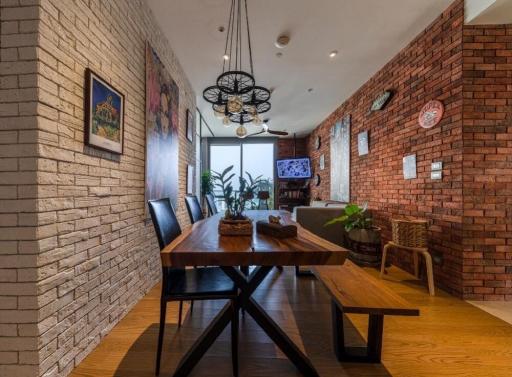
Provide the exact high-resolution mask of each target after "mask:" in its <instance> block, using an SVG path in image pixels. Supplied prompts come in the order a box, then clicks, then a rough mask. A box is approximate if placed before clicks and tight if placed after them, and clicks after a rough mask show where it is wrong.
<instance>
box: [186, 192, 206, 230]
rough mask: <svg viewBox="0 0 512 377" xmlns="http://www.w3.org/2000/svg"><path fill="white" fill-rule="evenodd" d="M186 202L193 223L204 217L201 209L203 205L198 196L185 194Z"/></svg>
mask: <svg viewBox="0 0 512 377" xmlns="http://www.w3.org/2000/svg"><path fill="white" fill-rule="evenodd" d="M185 204H186V205H187V211H188V215H189V216H190V222H191V223H192V224H194V223H197V222H198V221H199V220H202V219H204V216H203V211H202V210H201V205H200V204H199V200H197V196H195V195H187V196H185Z"/></svg>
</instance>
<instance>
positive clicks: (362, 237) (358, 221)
mask: <svg viewBox="0 0 512 377" xmlns="http://www.w3.org/2000/svg"><path fill="white" fill-rule="evenodd" d="M333 224H342V225H343V227H344V229H345V231H346V233H347V237H346V239H347V241H346V244H347V245H346V246H347V247H348V248H349V249H350V252H349V257H350V259H351V260H352V261H354V262H355V263H357V264H359V265H363V266H379V265H380V261H381V252H380V246H381V238H380V228H378V227H376V226H374V225H373V219H372V218H371V217H370V215H369V213H368V206H367V204H364V205H363V206H362V207H360V206H358V205H357V204H348V205H347V206H346V207H345V209H344V213H343V215H341V216H339V217H335V218H334V219H332V220H330V221H328V222H327V223H326V224H325V225H326V226H328V225H333Z"/></svg>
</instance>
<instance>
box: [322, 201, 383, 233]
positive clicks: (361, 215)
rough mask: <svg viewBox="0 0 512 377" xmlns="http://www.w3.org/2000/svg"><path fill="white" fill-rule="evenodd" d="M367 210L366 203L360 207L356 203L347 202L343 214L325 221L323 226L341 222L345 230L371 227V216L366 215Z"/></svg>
mask: <svg viewBox="0 0 512 377" xmlns="http://www.w3.org/2000/svg"><path fill="white" fill-rule="evenodd" d="M367 210H368V206H367V204H364V205H363V206H362V207H360V206H358V205H357V204H348V205H347V206H346V207H345V209H344V213H343V215H341V216H339V217H335V218H334V219H332V220H330V221H328V222H326V223H325V225H324V226H328V225H333V224H338V223H341V224H343V226H344V227H345V230H346V231H347V232H350V231H351V230H352V229H372V228H373V223H372V218H371V217H370V216H369V215H368V212H367Z"/></svg>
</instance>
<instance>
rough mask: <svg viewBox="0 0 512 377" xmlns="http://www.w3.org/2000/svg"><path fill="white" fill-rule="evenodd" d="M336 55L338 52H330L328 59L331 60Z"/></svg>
mask: <svg viewBox="0 0 512 377" xmlns="http://www.w3.org/2000/svg"><path fill="white" fill-rule="evenodd" d="M336 55H338V50H332V51H331V52H330V53H329V57H330V58H331V59H332V58H334V57H335V56H336Z"/></svg>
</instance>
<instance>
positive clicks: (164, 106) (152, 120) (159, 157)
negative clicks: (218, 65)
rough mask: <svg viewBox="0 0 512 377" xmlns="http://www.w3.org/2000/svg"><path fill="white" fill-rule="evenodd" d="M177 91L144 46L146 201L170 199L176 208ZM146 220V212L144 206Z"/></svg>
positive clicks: (152, 52)
mask: <svg viewBox="0 0 512 377" xmlns="http://www.w3.org/2000/svg"><path fill="white" fill-rule="evenodd" d="M179 101H180V91H179V87H178V85H177V84H176V82H175V81H174V80H173V79H172V77H171V75H170V74H169V71H167V69H166V67H165V65H164V64H163V62H162V61H161V60H160V58H159V57H158V54H157V53H156V51H155V50H154V49H153V48H152V47H151V45H150V44H149V43H147V44H146V190H145V202H146V203H147V201H148V200H151V199H159V198H170V199H171V203H172V205H173V206H174V208H177V206H178V192H179V181H180V176H179V173H178V172H179V166H178V156H179V145H180V141H179V118H180V117H179V109H180V106H179ZM146 217H149V209H148V207H147V205H146Z"/></svg>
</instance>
